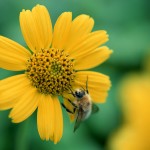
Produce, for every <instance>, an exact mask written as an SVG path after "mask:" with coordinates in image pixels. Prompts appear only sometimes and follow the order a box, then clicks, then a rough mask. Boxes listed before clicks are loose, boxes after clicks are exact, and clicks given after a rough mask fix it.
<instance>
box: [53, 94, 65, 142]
mask: <svg viewBox="0 0 150 150" xmlns="http://www.w3.org/2000/svg"><path fill="white" fill-rule="evenodd" d="M53 101H54V109H55V127H54V143H55V144H56V143H57V142H59V141H60V139H61V137H62V133H63V117H62V110H61V106H60V102H59V100H58V98H57V97H55V98H53Z"/></svg>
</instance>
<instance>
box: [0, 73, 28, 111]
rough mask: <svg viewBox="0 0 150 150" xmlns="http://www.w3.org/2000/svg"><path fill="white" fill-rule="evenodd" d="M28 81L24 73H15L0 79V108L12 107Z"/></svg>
mask: <svg viewBox="0 0 150 150" xmlns="http://www.w3.org/2000/svg"><path fill="white" fill-rule="evenodd" d="M29 85H30V81H29V80H28V79H27V78H26V75H25V74H21V75H15V76H13V77H9V78H6V79H3V80H1V81H0V109H1V110H3V109H9V108H12V107H14V105H15V104H16V103H17V102H18V100H19V99H20V97H21V96H22V94H24V93H25V92H26V90H27V87H28V86H29Z"/></svg>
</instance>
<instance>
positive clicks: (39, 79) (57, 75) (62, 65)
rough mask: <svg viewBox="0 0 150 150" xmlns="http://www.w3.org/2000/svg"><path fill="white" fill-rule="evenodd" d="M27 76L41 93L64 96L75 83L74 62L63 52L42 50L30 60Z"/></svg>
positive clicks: (53, 49)
mask: <svg viewBox="0 0 150 150" xmlns="http://www.w3.org/2000/svg"><path fill="white" fill-rule="evenodd" d="M26 75H27V77H28V78H29V79H30V81H31V83H32V85H33V86H34V87H36V88H37V89H38V91H39V92H40V93H43V94H50V95H62V94H63V92H65V91H67V90H68V87H71V84H72V82H73V81H74V77H75V70H74V61H73V60H72V59H70V58H69V55H68V54H66V53H64V51H63V50H59V49H55V48H50V49H42V50H41V51H38V52H36V53H34V54H33V55H32V56H31V58H30V59H29V60H28V63H27V70H26Z"/></svg>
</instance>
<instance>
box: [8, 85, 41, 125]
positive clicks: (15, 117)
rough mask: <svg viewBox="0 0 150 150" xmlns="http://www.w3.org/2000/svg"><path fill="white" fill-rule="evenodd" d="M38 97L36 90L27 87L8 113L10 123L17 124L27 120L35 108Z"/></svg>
mask: <svg viewBox="0 0 150 150" xmlns="http://www.w3.org/2000/svg"><path fill="white" fill-rule="evenodd" d="M38 96H39V93H38V92H37V89H36V88H34V87H33V86H32V85H29V86H28V88H26V92H25V93H24V94H23V95H22V96H21V98H20V99H19V101H18V102H17V103H16V104H15V106H14V107H13V109H12V110H11V112H10V115H9V117H10V118H12V122H14V123H19V122H22V121H24V120H25V119H27V118H28V117H29V116H30V115H31V114H32V113H33V112H34V111H35V109H36V108H37V105H38V101H39V99H38Z"/></svg>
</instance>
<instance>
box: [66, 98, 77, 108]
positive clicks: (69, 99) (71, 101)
mask: <svg viewBox="0 0 150 150" xmlns="http://www.w3.org/2000/svg"><path fill="white" fill-rule="evenodd" d="M67 100H68V101H69V102H70V104H72V106H74V107H75V108H78V107H77V106H76V104H74V103H73V102H72V101H71V100H70V99H67Z"/></svg>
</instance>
